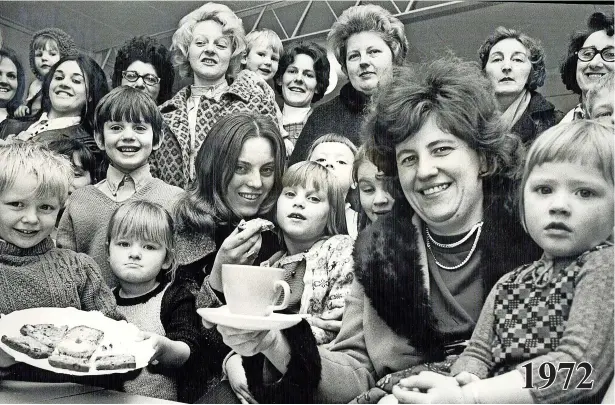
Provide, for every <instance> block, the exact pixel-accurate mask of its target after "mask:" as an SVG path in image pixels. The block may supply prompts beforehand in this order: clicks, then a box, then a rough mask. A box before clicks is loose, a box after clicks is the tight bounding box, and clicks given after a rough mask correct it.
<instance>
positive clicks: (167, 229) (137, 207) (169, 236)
mask: <svg viewBox="0 0 615 405" xmlns="http://www.w3.org/2000/svg"><path fill="white" fill-rule="evenodd" d="M173 235H174V224H173V218H172V217H171V215H170V214H169V213H168V212H167V210H166V209H164V208H163V207H162V206H161V205H159V204H156V203H153V202H149V201H144V200H138V201H131V202H129V203H126V204H123V205H121V206H120V207H119V208H118V209H117V210H115V212H114V213H113V215H112V216H111V220H110V221H109V228H108V229H107V244H110V243H111V240H113V239H128V240H132V239H138V240H143V241H149V242H155V243H158V244H160V245H161V246H163V247H164V248H165V249H166V251H167V257H166V260H167V261H168V262H169V263H171V266H170V267H169V269H168V270H167V273H166V274H167V276H168V277H169V279H170V280H173V279H174V277H175V270H176V268H177V266H176V263H175V239H174V236H173Z"/></svg>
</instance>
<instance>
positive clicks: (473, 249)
mask: <svg viewBox="0 0 615 405" xmlns="http://www.w3.org/2000/svg"><path fill="white" fill-rule="evenodd" d="M477 229H478V232H476V230H477ZM482 229H483V222H482V221H481V222H479V223H478V224H476V225H474V226H473V227H472V229H471V230H470V232H468V234H467V235H466V236H464V237H463V238H462V239H461V240H460V241H457V242H455V243H450V244H445V243H438V242H436V241H435V240H434V239H433V238H432V236H431V234H430V233H429V228H428V227H427V226H425V231H426V233H427V249H429V252H430V253H431V256H432V257H433V260H434V262H436V264H437V265H438V267H441V268H443V269H444V270H456V269H458V268H460V267H462V266H463V265H465V264H466V263H467V262H468V261H469V260H470V258H471V257H472V255H473V254H474V251H475V250H476V246H477V245H478V238H480V233H481V231H482ZM474 232H476V238H475V239H474V243H473V244H472V249H470V253H468V255H467V256H466V258H465V259H463V261H462V262H461V263H459V264H458V265H456V266H445V265H443V264H442V263H440V262H438V259H436V255H434V254H433V250H431V243H430V241H431V242H433V243H434V245H436V246H438V247H441V248H453V247H457V246H459V245H461V244H462V243H463V242H465V241H467V240H468V239H469V238H470V236H471V235H472V234H473V233H474Z"/></svg>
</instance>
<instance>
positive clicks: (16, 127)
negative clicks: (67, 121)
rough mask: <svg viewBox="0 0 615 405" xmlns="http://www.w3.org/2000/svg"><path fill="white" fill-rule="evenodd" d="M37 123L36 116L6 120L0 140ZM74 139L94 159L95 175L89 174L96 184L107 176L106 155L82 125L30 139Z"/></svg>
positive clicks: (1, 130) (47, 140) (40, 140)
mask: <svg viewBox="0 0 615 405" xmlns="http://www.w3.org/2000/svg"><path fill="white" fill-rule="evenodd" d="M36 121H38V116H37V117H35V118H28V119H23V120H22V119H8V120H5V121H3V122H2V124H0V139H6V138H7V137H8V136H9V135H11V134H15V135H18V134H19V133H20V132H22V131H25V130H26V129H28V128H29V127H30V125H32V124H34V123H35V122H36ZM66 138H68V139H74V140H76V141H79V142H81V143H82V144H83V145H84V146H86V147H87V148H88V149H89V150H90V152H92V154H93V155H94V158H95V159H96V167H97V170H96V173H91V174H92V176H93V179H92V180H93V183H98V182H99V181H101V180H102V179H104V178H105V177H106V176H107V167H108V165H109V163H108V161H107V158H106V155H105V153H104V152H103V151H101V150H100V149H99V148H98V145H96V141H95V140H94V135H93V134H91V133H90V132H88V131H87V130H86V128H85V127H84V126H83V125H72V126H70V127H66V128H62V129H52V130H49V131H44V132H41V133H39V134H38V135H36V136H34V137H33V138H32V140H33V141H37V142H52V141H57V140H61V139H66Z"/></svg>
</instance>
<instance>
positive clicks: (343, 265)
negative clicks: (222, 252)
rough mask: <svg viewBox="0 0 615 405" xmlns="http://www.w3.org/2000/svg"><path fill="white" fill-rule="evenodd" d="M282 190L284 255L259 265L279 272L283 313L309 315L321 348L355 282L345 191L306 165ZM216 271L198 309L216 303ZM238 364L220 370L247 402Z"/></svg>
mask: <svg viewBox="0 0 615 405" xmlns="http://www.w3.org/2000/svg"><path fill="white" fill-rule="evenodd" d="M282 187H283V189H282V193H281V195H280V197H279V198H278V201H277V207H276V222H277V225H278V227H279V229H280V232H281V236H282V240H283V241H284V245H285V250H283V251H281V252H278V253H276V254H275V255H274V256H273V257H272V258H270V259H269V260H268V261H267V262H265V263H261V265H266V266H272V267H280V268H283V269H284V280H286V282H287V283H288V284H289V286H290V300H289V304H288V308H287V311H288V312H291V313H300V314H310V315H312V316H311V317H309V318H307V320H308V322H309V323H310V325H311V328H312V332H313V334H314V338H315V339H316V343H317V344H326V343H329V342H331V341H332V340H333V339H335V337H336V336H337V333H338V332H339V330H340V328H341V323H342V315H343V313H344V307H345V298H346V296H347V295H348V293H349V292H350V285H351V284H352V280H353V278H354V273H353V260H352V249H353V246H354V240H353V239H352V238H351V237H350V236H348V235H347V230H346V218H345V215H344V204H345V202H344V195H345V190H344V189H343V188H342V187H341V186H340V184H339V182H338V180H337V178H336V177H335V175H334V174H333V173H332V172H330V171H329V170H327V169H326V168H325V167H323V166H322V165H320V164H318V163H315V162H309V161H306V162H299V163H296V164H294V165H292V166H291V167H290V168H288V170H287V171H286V172H285V173H284V177H283V178H282ZM243 232H254V230H248V229H246V230H244V231H243ZM217 272H220V269H218V268H217V267H216V264H214V268H213V269H212V274H210V275H209V276H207V277H206V278H205V282H204V283H203V286H202V287H201V292H200V294H199V299H198V304H199V306H216V305H220V304H221V303H220V302H215V301H216V297H218V296H219V295H220V293H219V292H218V293H217V294H216V293H215V292H214V290H213V289H212V285H211V284H210V281H211V278H212V277H216V273H217ZM212 297H213V299H212ZM281 299H282V298H281V297H280V300H281ZM212 301H213V302H212ZM242 360H243V361H247V360H248V359H247V358H244V359H242V357H241V356H239V355H238V354H234V355H233V354H231V355H229V356H227V360H226V361H225V362H224V365H223V368H224V370H225V372H226V374H227V375H228V378H229V383H230V385H231V387H232V389H233V391H234V392H235V394H236V395H237V396H238V397H239V398H240V399H242V400H246V401H248V402H251V401H253V400H252V398H251V395H250V392H249V390H248V387H247V380H246V376H245V371H244V369H243V364H242ZM250 361H252V360H250Z"/></svg>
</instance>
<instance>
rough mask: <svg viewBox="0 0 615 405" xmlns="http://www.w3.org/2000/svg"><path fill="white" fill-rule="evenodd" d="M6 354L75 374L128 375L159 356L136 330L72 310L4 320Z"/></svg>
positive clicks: (1, 335) (0, 334) (1, 339)
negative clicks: (155, 354)
mask: <svg viewBox="0 0 615 405" xmlns="http://www.w3.org/2000/svg"><path fill="white" fill-rule="evenodd" d="M0 349H2V350H4V351H5V352H6V353H7V354H9V355H11V356H13V357H14V358H15V360H16V361H20V362H24V363H27V364H29V365H31V366H34V367H38V368H41V369H44V370H49V371H53V372H56V373H63V374H72V375H101V374H114V373H125V372H128V371H132V370H136V369H139V368H143V367H145V366H147V364H148V362H149V360H150V359H151V357H152V356H153V354H154V349H153V348H152V346H151V344H150V343H149V342H147V341H145V340H141V338H140V337H139V328H137V327H136V326H135V325H133V324H130V323H128V322H126V321H116V320H113V319H110V318H107V317H106V316H104V315H103V314H102V313H101V312H98V311H81V310H78V309H76V308H70V307H69V308H31V309H24V310H21V311H15V312H12V313H10V314H8V315H2V317H1V318H0Z"/></svg>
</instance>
